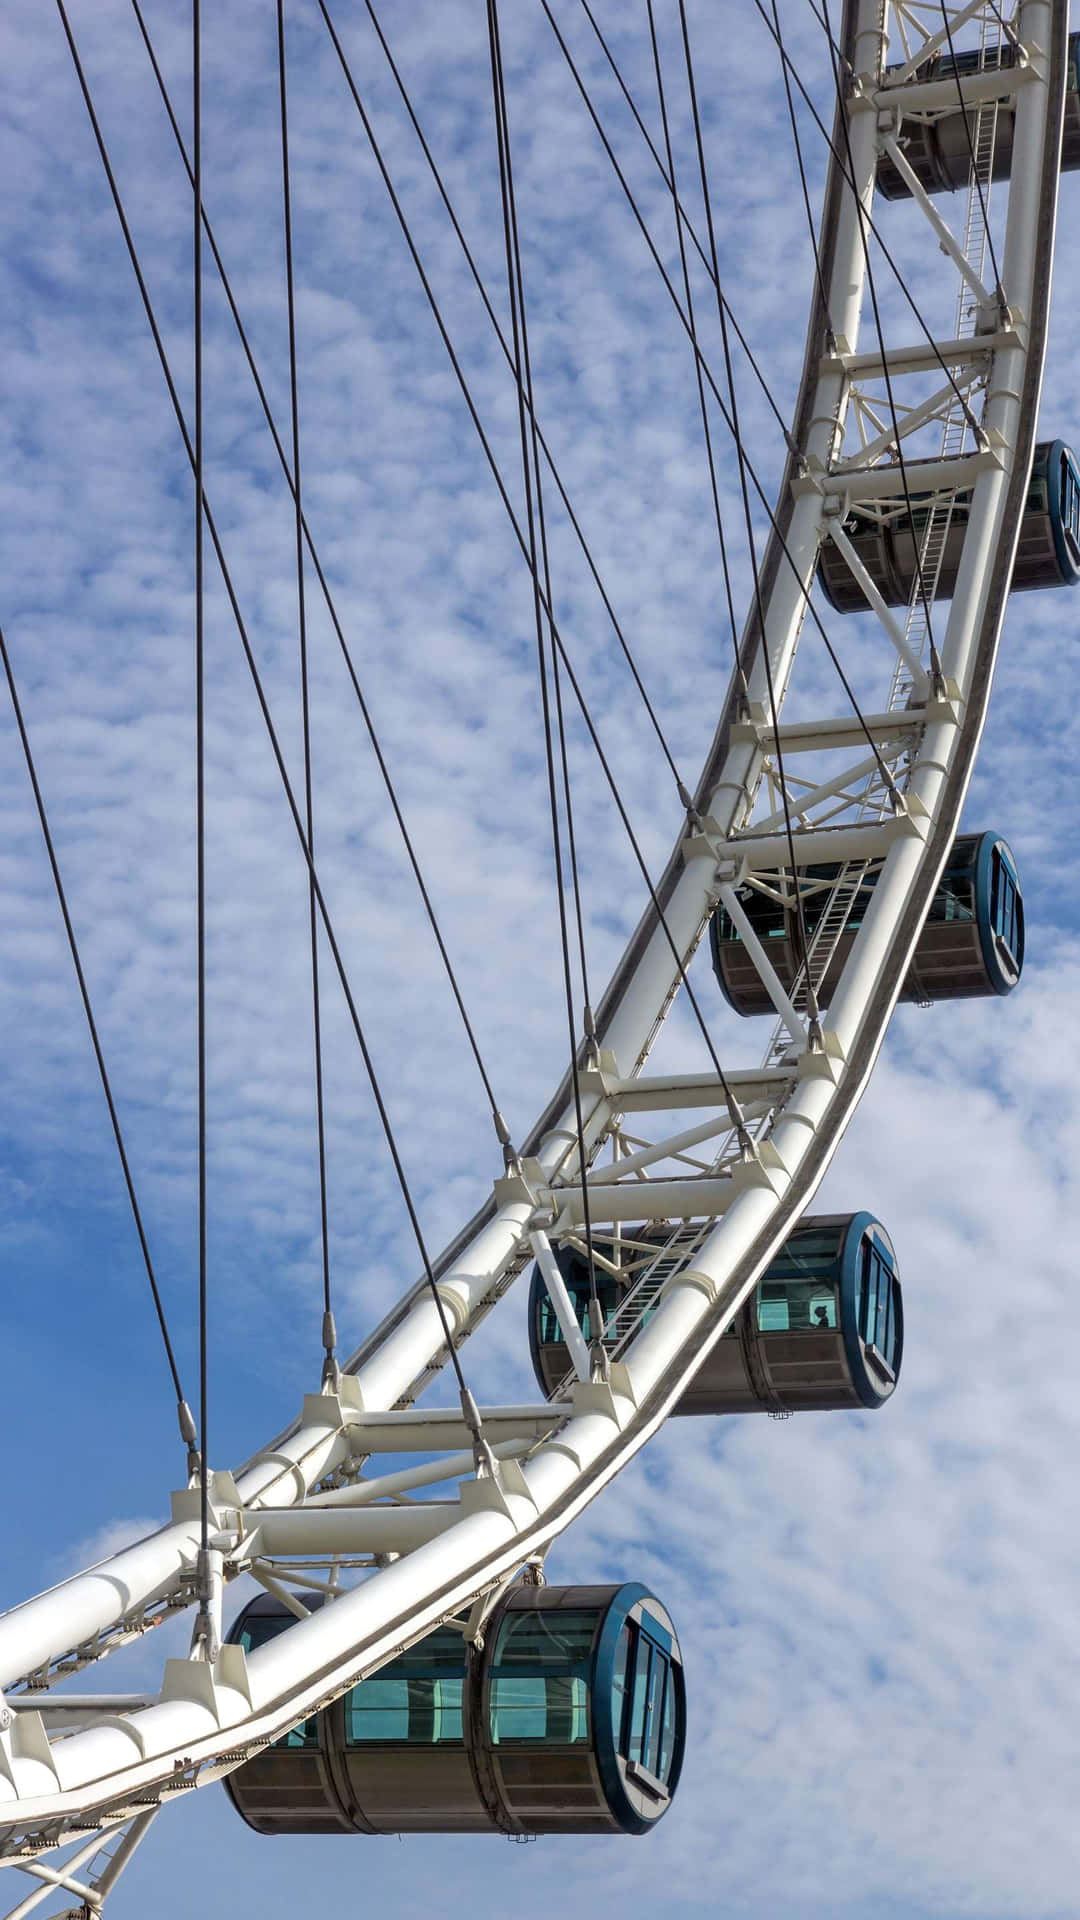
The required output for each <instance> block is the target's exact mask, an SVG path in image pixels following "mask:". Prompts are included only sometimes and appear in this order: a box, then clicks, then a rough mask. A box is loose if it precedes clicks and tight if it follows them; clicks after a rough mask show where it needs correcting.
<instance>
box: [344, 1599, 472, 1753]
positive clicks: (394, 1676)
mask: <svg viewBox="0 0 1080 1920" xmlns="http://www.w3.org/2000/svg"><path fill="white" fill-rule="evenodd" d="M432 1643H434V1652H435V1653H439V1652H443V1651H446V1652H449V1651H451V1650H452V1651H453V1652H454V1654H455V1655H456V1656H457V1658H459V1659H460V1662H461V1665H460V1669H459V1670H458V1671H451V1665H452V1663H451V1662H450V1661H449V1660H446V1661H445V1663H444V1664H445V1669H446V1670H445V1671H442V1670H440V1663H439V1662H438V1661H435V1660H433V1658H432V1653H431V1652H430V1651H429V1652H428V1653H427V1655H426V1656H425V1654H424V1652H423V1649H424V1648H429V1649H430V1648H432ZM468 1682H469V1672H468V1647H467V1645H466V1643H465V1640H464V1639H463V1638H462V1636H461V1634H460V1633H458V1632H457V1631H456V1629H455V1628H452V1627H448V1626H445V1625H444V1626H442V1627H436V1628H435V1630H434V1632H433V1633H432V1634H428V1635H425V1637H424V1639H423V1640H420V1641H418V1642H417V1644H416V1646H414V1647H410V1648H409V1650H408V1651H407V1652H406V1653H404V1654H399V1655H398V1656H397V1658H396V1659H394V1660H390V1661H387V1663H386V1665H385V1666H384V1667H380V1668H379V1669H378V1670H377V1671H376V1672H375V1673H372V1674H369V1675H368V1676H367V1678H366V1679H364V1680H358V1681H357V1683H356V1685H355V1686H353V1687H350V1688H349V1691H348V1693H347V1694H346V1695H345V1698H344V1700H343V1701H342V1709H343V1714H342V1740H343V1743H344V1747H345V1750H346V1752H349V1753H357V1752H380V1751H382V1750H384V1749H386V1748H389V1747H406V1748H408V1749H409V1750H410V1751H416V1752H419V1753H424V1752H427V1753H434V1752H442V1751H445V1750H446V1749H448V1748H449V1749H450V1750H451V1751H457V1752H460V1751H461V1749H462V1748H463V1747H465V1746H466V1745H467V1744H468V1742H467V1738H466V1730H465V1717H466V1707H467V1698H468ZM416 1683H430V1685H431V1688H432V1692H433V1695H435V1694H436V1693H437V1690H438V1688H439V1687H440V1686H441V1685H443V1684H448V1685H449V1686H450V1687H451V1688H457V1690H458V1695H457V1700H456V1703H455V1702H454V1701H453V1700H452V1699H450V1700H446V1701H443V1700H440V1699H438V1698H437V1697H433V1699H432V1700H431V1702H430V1711H431V1714H432V1718H433V1721H434V1722H435V1724H436V1725H438V1723H439V1716H440V1715H444V1714H445V1715H448V1716H449V1717H450V1719H451V1720H453V1719H454V1718H455V1717H456V1720H457V1728H458V1730H457V1731H454V1732H452V1733H443V1732H441V1731H440V1732H439V1733H437V1734H432V1735H428V1736H425V1735H421V1734H419V1733H418V1734H415V1735H414V1734H413V1733H412V1732H411V1722H412V1719H413V1715H414V1712H415V1713H416V1714H417V1716H418V1717H419V1716H420V1715H421V1714H422V1713H423V1712H426V1711H427V1710H428V1703H425V1702H423V1701H422V1700H421V1699H420V1698H419V1697H417V1698H416V1699H415V1700H414V1697H413V1687H414V1685H416ZM380 1685H381V1686H387V1685H400V1686H403V1687H404V1690H405V1698H404V1702H403V1704H402V1705H401V1706H397V1705H393V1704H390V1703H387V1704H385V1705H372V1706H365V1707H360V1706H358V1704H357V1695H359V1694H362V1693H363V1691H364V1689H365V1688H377V1687H379V1686H380ZM360 1713H370V1714H371V1715H372V1716H374V1715H375V1714H384V1715H387V1716H390V1715H395V1716H399V1717H400V1716H401V1715H404V1717H405V1730H404V1732H401V1731H400V1730H396V1731H394V1732H385V1733H372V1732H371V1731H370V1729H369V1730H368V1731H367V1733H366V1736H365V1735H363V1734H359V1733H357V1732H355V1731H354V1728H355V1724H356V1722H355V1717H354V1716H356V1715H357V1714H360Z"/></svg>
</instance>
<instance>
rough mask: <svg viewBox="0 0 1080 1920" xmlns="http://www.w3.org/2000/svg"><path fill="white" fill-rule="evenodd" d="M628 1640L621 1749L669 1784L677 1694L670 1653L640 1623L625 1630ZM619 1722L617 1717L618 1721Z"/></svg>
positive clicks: (673, 1753) (673, 1746) (653, 1774)
mask: <svg viewBox="0 0 1080 1920" xmlns="http://www.w3.org/2000/svg"><path fill="white" fill-rule="evenodd" d="M623 1632H624V1634H626V1635H627V1637H628V1640H629V1650H628V1658H627V1664H626V1670H627V1672H628V1674H629V1675H630V1676H631V1685H630V1697H629V1699H628V1700H625V1704H624V1711H623V1719H622V1733H621V1736H620V1739H619V1751H620V1753H621V1754H622V1755H623V1757H624V1759H626V1760H627V1761H629V1762H630V1764H631V1765H632V1766H636V1767H642V1768H644V1769H645V1771H646V1772H647V1773H649V1774H651V1775H652V1777H653V1779H655V1780H658V1781H660V1783H661V1784H662V1785H665V1786H666V1784H667V1781H668V1779H669V1777H670V1774H671V1768H672V1764H673V1762H674V1759H675V1741H676V1730H677V1729H676V1714H677V1707H678V1696H677V1690H676V1679H675V1673H674V1669H673V1665H672V1661H671V1657H670V1654H669V1652H668V1650H667V1648H665V1647H661V1646H658V1645H657V1643H656V1641H655V1640H653V1639H652V1638H651V1636H650V1635H649V1633H648V1632H647V1631H646V1630H645V1628H644V1625H643V1624H642V1623H640V1622H634V1623H633V1624H632V1625H631V1624H630V1623H628V1624H627V1626H626V1627H624V1629H623ZM615 1724H616V1726H618V1725H619V1722H618V1720H616V1722H615Z"/></svg>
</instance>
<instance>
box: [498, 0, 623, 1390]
mask: <svg viewBox="0 0 1080 1920" xmlns="http://www.w3.org/2000/svg"><path fill="white" fill-rule="evenodd" d="M487 19H488V46H489V52H490V57H491V87H492V95H493V100H494V107H495V143H496V148H497V152H498V161H499V192H500V197H501V200H502V214H503V240H504V245H505V250H506V278H507V287H508V291H509V297H510V322H511V331H512V336H513V342H514V362H515V377H516V385H517V400H518V430H519V433H520V437H521V467H522V475H523V479H524V486H525V513H526V522H527V525H528V530H529V567H530V571H531V573H532V583H533V614H534V620H535V626H536V656H537V670H538V673H539V679H540V701H541V709H542V715H543V725H544V754H545V760H546V763H547V780H548V804H549V808H550V813H551V844H552V851H553V855H554V863H555V892H556V897H557V902H558V912H559V938H560V945H561V948H562V963H563V989H564V994H565V1000H566V1024H567V1032H568V1034H569V1040H570V1080H571V1084H572V1086H573V1092H574V1123H575V1128H576V1132H577V1149H578V1169H579V1178H580V1180H581V1210H582V1223H583V1225H584V1228H585V1253H586V1261H587V1265H588V1274H589V1331H590V1335H591V1340H592V1348H593V1354H594V1359H595V1362H596V1363H599V1365H600V1366H601V1367H602V1365H603V1360H604V1357H605V1348H604V1345H603V1326H602V1322H601V1317H600V1296H599V1290H598V1288H597V1282H596V1259H595V1254H594V1251H593V1232H592V1217H591V1212H590V1207H589V1181H588V1155H587V1153H586V1148H585V1116H584V1112H583V1109H582V1101H581V1083H580V1080H579V1077H578V1064H577V1063H578V1045H577V1022H576V1020H575V1018H574V982H573V969H572V966H571V961H570V934H569V927H568V924H567V913H566V880H565V874H564V869H563V857H562V845H561V834H560V830H559V799H558V787H557V779H556V772H555V752H554V741H553V738H552V731H553V730H552V716H551V697H550V693H549V690H548V672H549V669H548V650H547V645H546V642H545V638H544V626H545V602H546V605H547V608H548V609H549V610H551V609H553V605H554V602H553V596H552V587H551V564H550V555H549V549H548V538H547V524H546V520H545V516H544V490H543V472H542V467H541V462H540V447H539V441H538V438H537V432H536V413H535V405H534V391H533V378H532V365H531V360H530V356H529V327H528V318H527V312H526V302H525V275H524V268H523V266H522V258H521V237H520V234H519V231H518V222H517V205H516V198H515V193H514V169H513V159H512V155H511V147H510V115H509V108H508V104H507V97H506V77H505V74H504V72H503V61H502V43H501V39H500V34H499V10H498V0H488V5H487ZM530 423H531V432H530ZM538 539H539V551H538V549H537V541H538ZM541 566H542V568H543V583H542V584H541ZM548 625H549V630H550V627H551V626H552V625H553V618H552V614H551V613H550V612H549V615H548ZM551 677H552V682H553V685H554V690H555V704H556V715H557V727H558V733H559V747H560V753H561V760H562V775H563V806H564V811H565V815H566V829H567V839H568V844H569V853H570V868H571V876H572V884H573V893H574V909H575V914H576V918H577V934H578V953H579V960H580V966H581V979H582V994H583V999H584V1004H585V1007H586V1009H587V1013H586V1019H585V1024H586V1029H587V1031H588V1029H589V1028H591V1029H592V1031H591V1033H590V1034H589V1036H588V1037H589V1038H590V1039H591V1042H592V1045H593V1046H595V1043H596V1034H595V1027H594V1026H593V1023H592V1007H591V1004H590V1001H589V974H588V961H587V958H586V949H585V923H584V918H583V914H582V904H581V882H580V876H579V873H578V861H577V842H576V839H575V836H574V808H573V799H572V795H571V788H570V767H569V761H568V758H567V750H566V725H565V720H564V715H563V704H562V690H561V686H560V675H559V656H558V654H557V652H556V651H555V649H554V646H552V661H551Z"/></svg>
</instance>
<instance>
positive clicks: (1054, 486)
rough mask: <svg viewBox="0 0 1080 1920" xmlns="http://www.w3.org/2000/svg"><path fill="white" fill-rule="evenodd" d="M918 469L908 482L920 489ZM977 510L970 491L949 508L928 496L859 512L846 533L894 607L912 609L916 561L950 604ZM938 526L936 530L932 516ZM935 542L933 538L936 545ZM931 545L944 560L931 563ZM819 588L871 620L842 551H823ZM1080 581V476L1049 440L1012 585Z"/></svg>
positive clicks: (1039, 453)
mask: <svg viewBox="0 0 1080 1920" xmlns="http://www.w3.org/2000/svg"><path fill="white" fill-rule="evenodd" d="M918 471H919V468H918V462H917V461H913V462H911V463H910V464H909V466H908V478H909V481H910V483H911V485H912V486H913V487H916V488H917V486H918ZM970 508H971V490H970V488H961V489H960V490H959V491H958V492H957V493H956V494H955V495H953V496H951V497H950V498H949V500H948V501H947V503H946V504H942V503H941V501H940V500H939V501H938V502H937V503H936V504H935V502H934V501H932V500H931V499H930V498H929V497H928V496H927V495H926V494H920V493H918V492H917V491H916V492H914V493H913V494H912V495H911V511H910V512H909V511H908V503H907V500H903V499H900V498H897V499H896V500H893V501H888V502H886V503H884V504H883V503H882V502H881V501H875V502H874V503H873V504H872V505H858V504H856V505H854V506H853V507H852V508H851V511H850V512H849V514H848V516H847V518H846V520H845V521H844V532H845V533H846V534H847V537H848V539H849V540H850V541H851V544H852V546H853V547H854V549H855V551H856V553H857V554H858V556H859V559H860V560H861V561H862V563H863V566H864V567H865V568H866V571H867V573H868V574H869V575H870V578H871V580H872V581H873V583H874V585H875V587H876V588H877V590H878V592H879V593H880V595H881V597H882V599H883V600H885V601H886V602H887V603H888V605H889V606H890V607H906V606H907V604H908V602H909V601H910V599H911V597H912V594H913V592H914V590H915V580H916V561H917V559H918V562H919V564H921V566H922V590H923V591H924V592H925V593H926V594H927V595H928V596H929V597H931V598H933V599H936V600H947V599H949V598H950V596H951V595H952V594H953V592H954V591H955V588H956V577H957V573H958V571H959V567H960V555H961V552H962V550H963V545H964V535H965V533H966V531H967V522H968V514H969V512H970ZM932 514H933V515H936V516H937V520H936V524H935V526H934V527H931V525H930V520H931V515H932ZM931 536H932V538H931ZM931 545H932V547H933V551H934V553H935V554H936V555H937V556H938V557H937V558H936V559H935V560H934V561H933V562H932V563H931V561H930V560H929V558H928V557H927V553H928V549H929V548H930V546H931ZM817 577H818V581H819V583H820V585H821V588H822V591H823V593H824V595H825V598H826V600H827V601H828V602H829V605H830V606H832V607H835V608H836V611H837V612H838V613H865V611H866V609H867V607H868V605H869V602H868V601H867V598H866V595H865V594H864V592H863V590H862V587H861V586H860V585H859V582H858V581H857V580H856V578H855V576H854V574H853V573H852V572H851V569H850V567H849V566H848V564H847V561H846V560H845V559H844V556H843V554H842V553H841V552H840V549H839V547H838V546H836V544H835V543H834V542H833V541H832V540H825V541H824V542H823V543H822V548H821V553H820V556H819V560H818V575H817ZM1078 580H1080V468H1078V466H1077V462H1076V456H1075V454H1074V453H1073V451H1072V448H1071V447H1067V446H1066V445H1065V442H1064V441H1063V440H1043V441H1040V443H1039V445H1038V446H1037V447H1036V449H1035V455H1034V459H1033V461H1032V467H1031V481H1030V484H1029V487H1028V496H1027V501H1026V503H1025V506H1024V511H1023V513H1022V515H1021V518H1020V538H1019V542H1018V544H1017V549H1016V559H1015V561H1014V563H1013V571H1012V579H1011V580H1010V582H1009V586H1010V590H1011V591H1012V592H1013V593H1018V592H1026V591H1027V590H1028V589H1031V588H1037V587H1074V586H1075V585H1076V583H1077V581H1078Z"/></svg>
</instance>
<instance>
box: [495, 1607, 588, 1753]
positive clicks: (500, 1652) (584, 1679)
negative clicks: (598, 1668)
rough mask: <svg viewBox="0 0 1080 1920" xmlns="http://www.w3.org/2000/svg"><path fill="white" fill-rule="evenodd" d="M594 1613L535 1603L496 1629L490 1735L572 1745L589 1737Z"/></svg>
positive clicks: (505, 1739) (504, 1740) (498, 1739)
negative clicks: (539, 1606) (532, 1611)
mask: <svg viewBox="0 0 1080 1920" xmlns="http://www.w3.org/2000/svg"><path fill="white" fill-rule="evenodd" d="M595 1632H596V1614H595V1613H594V1612H587V1611H585V1610H584V1609H582V1610H580V1611H577V1610H574V1609H571V1608H567V1609H566V1610H565V1612H564V1611H562V1610H561V1609H558V1608H554V1607H551V1608H544V1609H540V1608H537V1610H536V1612H535V1613H525V1612H522V1613H512V1614H509V1615H508V1616H507V1617H506V1619H505V1620H504V1621H503V1624H502V1626H501V1627H500V1629H499V1639H498V1644H497V1645H496V1648H495V1655H494V1658H493V1660H492V1666H491V1691H490V1695H489V1712H490V1716H491V1719H490V1724H491V1738H492V1741H493V1742H494V1743H496V1744H497V1745H500V1746H505V1745H508V1744H511V1743H513V1742H530V1743H546V1744H550V1745H552V1746H565V1745H575V1744H577V1743H578V1742H580V1741H585V1740H587V1739H588V1737H589V1712H588V1698H589V1670H590V1666H591V1661H592V1647H593V1639H594V1637H595Z"/></svg>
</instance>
